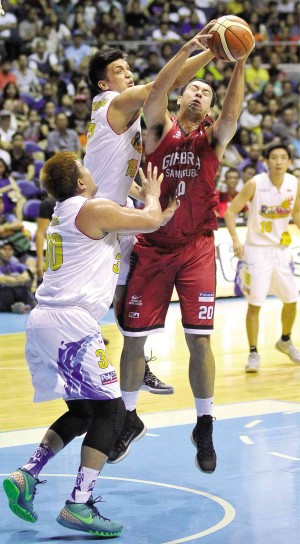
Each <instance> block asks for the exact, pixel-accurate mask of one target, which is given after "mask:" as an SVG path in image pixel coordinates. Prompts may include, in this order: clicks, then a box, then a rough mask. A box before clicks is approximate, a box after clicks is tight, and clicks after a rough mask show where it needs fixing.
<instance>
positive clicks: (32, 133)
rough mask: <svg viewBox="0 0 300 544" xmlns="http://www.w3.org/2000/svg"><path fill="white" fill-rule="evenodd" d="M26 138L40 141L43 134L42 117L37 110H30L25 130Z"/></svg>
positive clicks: (31, 140)
mask: <svg viewBox="0 0 300 544" xmlns="http://www.w3.org/2000/svg"><path fill="white" fill-rule="evenodd" d="M23 135H24V138H25V140H27V141H30V142H39V141H40V140H42V138H43V136H42V133H41V118H40V116H39V114H38V112H37V111H36V110H30V111H29V114H28V119H27V123H26V127H25V128H24V130H23Z"/></svg>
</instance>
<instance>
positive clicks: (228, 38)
mask: <svg viewBox="0 0 300 544" xmlns="http://www.w3.org/2000/svg"><path fill="white" fill-rule="evenodd" d="M209 34H212V37H211V38H208V40H207V45H208V47H209V49H210V50H211V51H212V52H213V53H214V55H215V56H216V57H217V58H218V59H221V60H224V61H226V62H229V61H231V62H232V61H236V60H240V59H243V58H244V57H245V56H246V55H247V54H248V53H249V52H250V51H252V48H253V44H254V37H253V34H252V31H251V28H250V26H249V25H248V23H246V21H244V19H241V18H240V17H236V16H235V15H224V16H223V17H219V19H217V21H216V23H215V24H214V25H213V27H212V28H211V29H210V30H209Z"/></svg>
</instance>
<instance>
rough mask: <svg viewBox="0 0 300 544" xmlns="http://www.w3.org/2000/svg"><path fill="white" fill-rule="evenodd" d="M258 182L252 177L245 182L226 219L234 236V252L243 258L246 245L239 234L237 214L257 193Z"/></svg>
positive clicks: (229, 208)
mask: <svg viewBox="0 0 300 544" xmlns="http://www.w3.org/2000/svg"><path fill="white" fill-rule="evenodd" d="M255 188H256V183H255V181H254V179H250V180H249V181H247V183H245V185H244V186H243V188H242V190H241V192H240V193H239V194H238V195H237V196H236V197H235V198H234V199H233V201H232V202H231V204H230V206H229V207H228V209H227V211H226V213H225V216H224V219H225V223H226V227H227V228H228V230H229V234H230V236H231V238H232V246H233V251H234V254H235V255H236V256H237V257H238V258H239V259H242V258H243V257H244V247H243V244H241V242H240V240H239V237H238V235H237V230H236V225H235V216H236V215H237V214H238V213H239V212H240V211H241V210H242V209H243V208H244V207H245V206H246V204H247V202H250V201H251V200H252V198H253V196H254V194H255Z"/></svg>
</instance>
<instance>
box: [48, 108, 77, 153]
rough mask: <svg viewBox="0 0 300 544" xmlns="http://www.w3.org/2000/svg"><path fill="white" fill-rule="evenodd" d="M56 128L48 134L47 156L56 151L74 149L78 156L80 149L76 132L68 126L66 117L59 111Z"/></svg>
mask: <svg viewBox="0 0 300 544" xmlns="http://www.w3.org/2000/svg"><path fill="white" fill-rule="evenodd" d="M55 124H56V128H55V130H52V131H51V132H50V133H49V134H48V138H47V144H46V149H45V151H46V154H47V157H48V158H49V157H51V156H52V155H54V154H55V153H57V152H58V151H74V153H77V155H78V157H79V158H80V157H81V155H82V150H81V146H80V141H79V138H78V134H77V132H75V130H72V129H71V128H68V118H67V116H66V114H65V113H63V112H61V113H58V114H57V115H56V122H55Z"/></svg>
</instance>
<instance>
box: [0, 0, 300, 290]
mask: <svg viewBox="0 0 300 544" xmlns="http://www.w3.org/2000/svg"><path fill="white" fill-rule="evenodd" d="M2 5H3V8H4V10H5V15H4V16H2V17H0V244H1V240H2V241H3V240H7V239H8V238H9V237H11V236H12V237H14V238H15V240H16V239H18V240H17V242H18V244H19V253H18V251H17V250H16V249H15V248H13V249H14V254H15V256H17V257H19V258H20V259H21V261H22V259H23V263H26V266H27V268H29V270H31V271H32V274H33V277H34V276H35V274H36V270H37V268H39V266H38V265H36V262H34V257H35V256H36V255H35V251H32V248H33V247H34V246H33V245H32V244H31V246H30V247H27V249H26V250H24V251H23V253H22V251H21V249H20V248H21V241H20V238H21V236H20V234H23V235H24V236H25V238H26V236H27V238H30V236H31V237H32V233H31V234H30V233H28V232H27V231H26V228H24V223H23V222H24V221H25V223H26V222H28V221H30V222H36V221H38V220H39V218H42V219H44V220H45V221H44V223H43V229H44V227H45V225H48V216H49V214H50V212H51V210H52V206H53V203H52V202H51V201H50V202H49V199H48V197H47V195H46V193H45V191H44V190H43V189H42V188H41V187H40V184H39V171H40V169H41V167H42V165H43V163H44V161H45V160H46V159H47V158H49V157H51V156H52V155H53V154H54V153H55V152H57V151H60V150H64V149H70V150H72V151H75V152H76V153H77V154H78V156H79V157H80V158H83V156H84V153H85V146H86V133H87V127H88V125H89V120H90V108H91V101H92V98H93V96H92V94H91V89H90V86H89V83H88V78H87V66H88V61H89V57H90V55H91V54H93V53H94V52H95V51H96V50H97V49H100V48H108V47H114V48H118V49H123V50H124V51H125V52H126V53H127V54H128V63H129V65H130V68H131V70H132V72H133V76H134V80H135V83H147V82H149V81H151V80H153V79H154V78H155V76H156V75H157V73H158V72H159V70H160V68H161V67H162V66H163V65H164V64H165V63H166V62H167V61H168V60H169V59H170V58H171V57H172V56H173V55H174V53H175V52H176V51H177V50H178V48H179V47H180V44H182V42H183V41H186V40H188V39H190V38H192V37H193V36H194V35H195V34H196V33H197V32H198V31H199V30H201V29H202V28H203V27H204V26H205V24H206V23H207V22H208V21H210V20H211V19H213V18H218V17H220V16H222V15H228V14H235V15H237V16H239V17H242V18H243V19H245V20H246V21H247V22H248V24H249V25H250V27H251V29H252V32H253V34H254V36H255V40H256V48H255V50H254V52H253V53H252V54H251V56H250V58H249V62H248V64H247V67H246V73H245V77H246V93H245V101H244V106H243V111H242V114H241V116H240V119H239V126H238V130H237V133H236V135H235V137H234V138H233V140H232V141H231V144H230V145H229V146H228V148H227V150H226V153H225V156H224V159H223V161H222V165H221V168H220V170H219V173H218V176H217V179H216V189H217V191H218V193H219V200H220V203H219V206H218V210H217V214H218V217H219V222H220V225H222V222H223V217H224V214H225V211H226V209H227V206H228V203H229V202H230V201H231V200H232V199H233V198H234V196H235V195H236V194H237V193H238V191H239V190H240V188H241V187H242V185H243V183H245V182H246V181H247V180H248V179H250V178H251V177H252V176H253V175H254V174H256V173H260V172H263V171H264V170H265V169H266V167H265V164H264V162H263V152H264V150H265V149H266V148H267V147H268V146H269V145H271V144H273V143H279V142H284V143H287V144H288V145H289V146H290V149H291V152H292V163H291V169H290V172H291V173H293V174H294V175H296V176H297V177H299V178H300V128H299V112H300V110H299V86H300V69H299V49H300V2H299V1H295V0H281V1H276V0H260V2H259V3H257V2H254V1H250V0H243V1H239V0H236V1H220V2H216V1H214V0H185V1H181V0H173V1H172V0H171V1H166V0H152V1H151V0H131V1H130V0H129V1H125V0H99V1H98V2H97V1H92V0H84V1H83V0H78V1H76V0H58V1H57V0H47V1H46V0H30V2H29V1H26V0H25V1H23V0H3V1H2ZM232 69H233V64H232V63H224V62H222V61H220V60H218V59H214V60H213V61H212V62H211V63H210V64H209V65H208V66H207V67H206V68H205V69H203V70H201V71H200V72H199V73H198V74H197V76H198V77H201V78H205V79H206V80H207V81H209V82H210V83H211V84H212V86H213V87H214V89H215V91H216V94H217V104H216V106H215V107H214V110H213V112H212V117H216V116H217V115H218V113H219V111H220V108H221V104H222V101H223V97H224V95H225V91H226V88H227V84H228V81H229V79H230V75H231V72H232ZM177 96H178V94H177V93H176V92H173V93H172V94H171V95H170V100H169V109H170V111H171V112H174V113H175V112H176V103H177ZM41 210H44V211H42V212H41ZM45 210H46V211H45ZM245 214H247V209H245V210H243V212H242V218H243V217H244V215H245ZM50 217H51V215H50ZM25 226H26V224H25ZM27 226H28V225H27ZM35 230H36V229H35ZM33 231H34V229H33ZM16 234H18V236H17V235H16ZM17 242H16V243H15V246H16V247H17ZM23 246H24V248H25V247H26V242H25V241H24V240H23ZM27 246H28V244H27ZM3 252H4V250H3V248H2V247H0V285H1V278H2V275H1V266H2V272H3V266H4V265H3V258H2V257H3V255H2V254H3ZM28 259H29V260H28ZM38 260H39V259H38ZM40 260H41V257H40ZM1 262H2V265H1ZM40 265H41V263H40ZM40 268H41V266H40Z"/></svg>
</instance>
